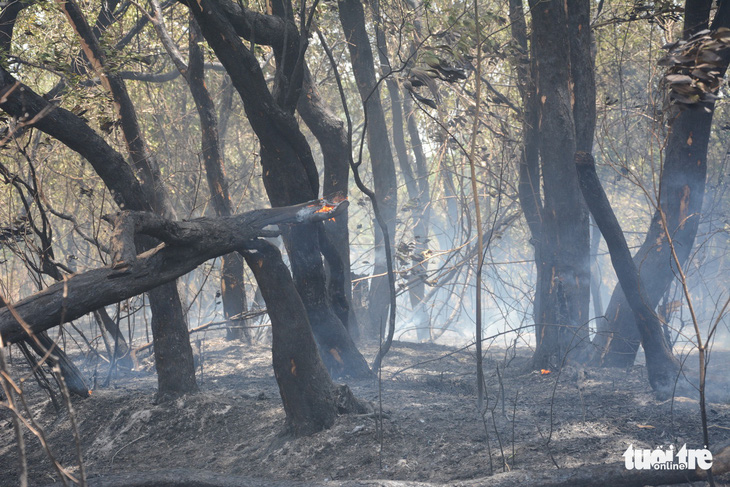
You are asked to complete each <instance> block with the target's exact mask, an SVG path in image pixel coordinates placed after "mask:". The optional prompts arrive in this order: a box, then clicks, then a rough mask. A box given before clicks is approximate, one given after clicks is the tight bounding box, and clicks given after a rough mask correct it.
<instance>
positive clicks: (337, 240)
mask: <svg viewBox="0 0 730 487" xmlns="http://www.w3.org/2000/svg"><path fill="white" fill-rule="evenodd" d="M297 111H298V112H299V115H301V117H302V120H304V123H306V124H307V127H309V130H310V131H311V132H312V134H314V136H315V137H316V138H317V142H318V143H319V146H320V149H321V150H322V159H323V162H324V181H323V183H322V194H325V195H331V194H340V195H343V196H345V197H346V196H347V190H348V188H347V182H348V180H349V175H350V167H349V165H348V163H347V161H348V159H349V157H350V155H349V145H348V143H347V130H346V129H345V123H344V122H343V121H342V120H340V119H339V118H337V117H336V116H335V115H334V114H333V113H332V112H331V111H330V110H329V109H328V108H327V106H326V105H325V103H324V100H322V97H321V96H320V94H319V91H318V90H317V87H316V85H315V84H314V80H313V79H312V75H311V73H310V72H309V70H308V69H306V68H305V73H304V85H303V96H301V97H300V98H299V104H298V105H297ZM348 221H349V219H348V214H347V213H344V214H343V215H342V216H340V217H338V218H336V219H334V220H327V221H326V222H324V228H325V232H326V238H328V239H329V241H330V243H331V246H332V248H333V250H334V251H335V252H336V253H337V257H335V256H332V258H327V257H326V256H325V258H326V262H327V265H328V274H329V277H330V278H329V281H328V282H329V292H330V296H332V304H333V306H334V309H335V313H336V314H337V316H338V317H339V318H340V321H342V323H343V325H345V328H347V331H348V332H349V333H350V336H352V337H353V339H357V336H358V322H357V318H356V317H355V314H354V312H353V308H352V279H351V276H350V237H349V230H348ZM322 243H324V245H322V244H320V246H321V247H322V249H323V250H324V249H325V246H326V245H327V244H326V243H325V242H322ZM337 260H339V262H337ZM337 266H339V267H340V268H341V272H339V273H338V272H335V271H334V269H333V267H337Z"/></svg>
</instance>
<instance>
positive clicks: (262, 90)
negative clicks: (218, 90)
mask: <svg viewBox="0 0 730 487" xmlns="http://www.w3.org/2000/svg"><path fill="white" fill-rule="evenodd" d="M187 5H188V7H189V8H190V11H191V12H192V14H193V15H194V16H195V18H196V20H197V21H198V24H199V25H200V27H201V30H202V32H203V35H204V37H205V38H206V40H207V41H208V43H209V45H210V46H211V47H212V48H213V50H214V51H215V53H216V54H217V56H218V58H219V59H220V61H221V63H223V65H224V66H225V68H226V70H227V71H228V73H229V75H230V76H231V80H232V82H233V85H234V86H235V88H236V90H237V91H238V93H239V95H240V96H241V100H242V101H243V106H244V109H245V111H246V115H247V117H248V120H249V122H250V123H251V126H252V128H253V129H254V131H255V132H256V135H257V136H258V139H259V142H260V143H261V163H262V166H263V174H264V186H265V188H266V192H267V194H268V196H269V200H270V201H271V204H272V206H288V205H291V204H296V203H300V202H303V201H309V200H311V199H313V198H315V197H316V195H317V194H318V192H319V180H318V173H317V168H316V166H315V163H314V159H313V158H312V153H311V150H310V148H309V144H308V142H307V140H306V138H305V137H304V135H303V134H302V132H301V131H300V130H299V126H298V125H297V121H296V119H295V118H294V115H293V111H294V107H295V106H296V103H297V100H298V97H299V95H298V94H299V90H300V89H301V82H302V77H303V73H304V69H303V64H302V63H303V62H300V61H301V55H303V52H304V51H303V48H304V47H305V46H304V45H302V44H300V40H299V39H300V38H299V33H298V32H297V30H296V28H295V27H294V25H293V24H291V23H289V22H287V21H286V20H285V19H282V18H280V17H277V16H257V15H254V14H251V13H250V12H249V11H247V10H244V9H240V8H237V6H235V5H233V4H231V3H230V2H225V1H221V2H213V1H210V0H203V1H202V2H200V3H199V2H193V1H190V2H187ZM219 7H220V8H219ZM229 9H232V10H229ZM224 13H225V16H224ZM229 18H230V19H233V21H234V22H235V23H236V25H237V28H238V29H239V30H240V32H241V33H244V34H248V35H253V33H252V32H251V21H263V20H265V21H267V22H270V24H269V27H270V26H271V25H272V24H273V25H274V26H275V27H274V28H273V29H272V30H273V31H275V33H279V34H282V38H277V37H276V35H275V33H274V32H272V30H265V31H264V32H261V31H259V30H256V40H257V41H258V42H264V40H262V39H261V38H263V39H266V41H268V42H270V43H271V45H273V46H274V49H275V52H276V51H277V50H279V51H280V54H277V56H283V55H284V52H288V53H289V54H287V56H288V57H289V61H287V62H286V63H284V62H282V65H281V66H280V67H277V75H276V80H275V90H274V94H272V93H271V92H270V91H269V89H268V87H267V85H266V81H265V79H264V76H263V73H262V72H261V68H260V66H259V64H258V60H257V59H256V57H255V56H254V54H253V52H251V51H250V50H248V49H247V48H246V47H245V46H244V45H243V43H242V42H241V40H240V39H239V37H238V35H237V32H236V31H235V30H234V27H233V25H232V24H231V22H230V21H229V20H228V19H229ZM285 31H286V34H285V35H284V32H285ZM260 34H261V35H260ZM259 35H260V37H259ZM268 36H270V37H268ZM282 39H286V40H287V43H288V45H286V46H284V45H283V40H282ZM301 42H306V41H305V40H302V41H301ZM292 58H294V59H293V61H294V62H293V63H292V62H291V61H292ZM289 63H291V64H289ZM292 64H293V66H292ZM318 226H319V225H302V226H297V227H294V228H292V229H290V230H288V231H285V232H284V235H283V237H284V241H285V244H286V245H287V250H288V254H289V259H290V262H291V265H292V273H293V275H294V283H295V285H296V287H297V290H298V291H299V294H300V297H301V298H302V301H303V302H304V306H305V308H306V310H307V314H308V316H309V321H310V324H311V326H312V330H313V332H314V335H315V337H316V338H317V342H318V344H319V346H320V353H321V355H322V359H323V362H324V363H325V365H327V368H328V369H329V370H330V373H331V374H333V375H335V376H341V375H352V376H369V375H370V369H369V367H368V366H367V362H365V359H364V358H363V357H362V355H361V354H360V352H359V351H358V350H357V347H356V346H355V344H354V342H353V341H352V338H351V337H350V336H349V334H348V333H347V330H346V329H345V327H344V325H343V324H342V322H341V321H340V319H339V318H338V317H337V315H336V314H335V313H334V311H333V310H332V305H331V302H330V300H329V296H328V294H327V288H326V276H325V270H324V265H323V263H322V257H321V250H320V246H319V228H318Z"/></svg>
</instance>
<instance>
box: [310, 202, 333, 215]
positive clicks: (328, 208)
mask: <svg viewBox="0 0 730 487" xmlns="http://www.w3.org/2000/svg"><path fill="white" fill-rule="evenodd" d="M335 208H337V207H336V206H335V205H330V204H328V203H325V204H324V206H322V208H320V209H319V210H317V211H315V213H327V212H329V211H332V210H334V209H335Z"/></svg>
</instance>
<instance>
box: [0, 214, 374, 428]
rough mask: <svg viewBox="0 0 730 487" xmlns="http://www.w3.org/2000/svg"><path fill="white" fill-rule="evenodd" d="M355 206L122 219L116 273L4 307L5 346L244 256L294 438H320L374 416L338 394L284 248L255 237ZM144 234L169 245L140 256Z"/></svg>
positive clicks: (91, 276) (115, 218) (94, 275)
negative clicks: (347, 416) (209, 264)
mask: <svg viewBox="0 0 730 487" xmlns="http://www.w3.org/2000/svg"><path fill="white" fill-rule="evenodd" d="M346 207H347V202H346V201H341V202H339V203H338V202H331V201H324V200H320V201H316V202H309V203H305V204H302V205H298V206H294V207H285V208H272V209H267V210H256V211H252V212H248V213H244V214H241V215H235V216H230V217H220V218H198V219H196V220H192V221H186V222H175V221H172V220H168V219H165V218H163V217H160V216H158V215H155V214H153V213H148V212H129V211H125V212H120V213H117V214H116V215H112V216H110V217H108V218H107V219H108V220H109V221H111V222H113V224H114V232H113V234H112V246H111V247H112V251H113V264H112V266H110V267H105V268H101V269H94V270H91V271H87V272H84V273H81V274H76V275H74V276H71V277H69V278H68V279H67V280H66V281H65V282H63V283H58V284H55V285H53V286H50V287H48V288H47V289H45V290H43V291H41V292H40V293H38V294H35V295H32V296H29V297H27V298H25V299H23V300H21V301H19V302H16V303H12V304H10V305H9V306H8V307H6V308H2V309H0V336H1V337H2V340H3V342H5V343H13V342H17V341H18V340H23V339H26V338H27V337H28V336H29V334H34V333H39V332H41V331H44V330H47V329H49V328H52V327H54V326H58V325H59V324H60V323H62V322H68V321H71V320H74V319H77V318H79V317H81V316H83V315H85V314H87V313H89V312H91V311H93V310H95V309H98V308H100V307H102V306H105V305H107V304H111V303H115V302H118V301H120V300H123V299H126V298H129V297H132V296H135V295H137V294H139V293H142V292H145V291H148V290H150V289H153V288H155V287H159V286H160V285H162V284H164V283H166V282H171V281H173V280H174V279H176V278H177V277H179V276H182V275H183V274H186V273H188V272H190V271H192V270H194V269H195V268H196V267H198V266H199V265H200V264H202V263H203V262H205V261H207V260H209V259H212V258H215V257H219V256H221V255H225V254H227V253H230V252H242V253H243V255H244V256H245V257H246V260H247V262H248V263H249V265H250V266H251V269H252V271H253V272H254V275H255V276H256V279H257V281H258V283H259V286H260V288H261V290H262V293H263V295H264V299H265V300H266V303H267V308H268V312H269V315H270V317H271V322H272V327H273V344H272V355H273V364H274V372H275V375H276V379H277V383H278V384H279V390H280V392H281V398H282V402H283V404H284V410H285V412H286V417H287V422H286V424H287V431H288V432H289V433H291V434H293V435H295V436H302V435H307V434H311V433H314V432H316V431H320V430H322V429H325V428H328V427H330V426H331V425H332V424H333V423H334V420H335V418H336V415H337V414H338V413H345V412H350V411H353V412H365V411H366V410H367V409H368V406H367V405H366V404H365V403H362V402H360V401H359V400H357V399H355V398H354V397H353V396H352V394H351V393H350V392H349V389H347V388H346V387H345V388H342V387H340V388H336V387H335V386H334V384H333V383H332V380H331V378H330V376H329V375H328V374H327V370H326V369H325V367H324V365H323V364H322V361H321V359H320V357H319V354H318V352H317V347H316V345H315V342H314V337H313V335H312V331H311V327H310V325H309V322H308V320H307V314H306V312H305V310H304V305H303V304H302V301H301V299H300V298H299V294H298V293H297V291H296V289H295V288H294V284H293V282H292V279H291V276H290V274H289V270H288V269H287V268H286V266H285V265H284V263H283V262H282V260H281V256H280V254H279V253H278V250H276V249H275V248H274V247H273V246H272V245H270V244H268V243H267V242H265V241H258V240H256V238H257V237H259V236H272V235H273V233H272V231H271V230H266V229H265V228H264V227H268V226H270V225H279V226H280V228H281V227H282V226H284V225H287V224H296V225H306V224H311V223H315V222H319V221H322V220H325V219H328V218H331V217H333V216H336V215H337V214H339V213H341V212H342V211H343V210H344V209H345V208H346ZM296 225H295V226H296ZM138 235H148V236H151V237H154V238H156V239H158V240H161V241H162V242H164V244H163V245H159V246H157V247H155V248H154V249H151V250H148V251H146V252H143V253H141V254H137V249H136V246H135V238H136V237H137V236H138Z"/></svg>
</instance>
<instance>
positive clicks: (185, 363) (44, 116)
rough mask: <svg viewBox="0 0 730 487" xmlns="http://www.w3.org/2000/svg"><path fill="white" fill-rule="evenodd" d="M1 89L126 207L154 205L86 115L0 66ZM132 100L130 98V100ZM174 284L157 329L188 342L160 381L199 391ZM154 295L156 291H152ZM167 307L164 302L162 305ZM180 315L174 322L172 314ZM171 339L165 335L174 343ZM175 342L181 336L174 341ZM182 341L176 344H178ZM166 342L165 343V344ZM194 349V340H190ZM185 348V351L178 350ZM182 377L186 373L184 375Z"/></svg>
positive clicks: (23, 117)
mask: <svg viewBox="0 0 730 487" xmlns="http://www.w3.org/2000/svg"><path fill="white" fill-rule="evenodd" d="M64 5H65V7H66V8H67V10H69V11H70V12H72V14H73V15H74V22H75V25H78V26H79V28H80V29H81V30H82V31H83V32H84V36H85V38H89V39H91V41H90V42H91V44H86V45H87V46H90V45H94V46H96V47H98V44H97V42H96V40H95V38H94V37H93V36H90V34H89V28H88V25H86V24H85V21H84V20H83V17H82V16H80V13H79V12H78V11H77V8H75V5H74V4H64ZM0 78H1V80H0V90H2V92H3V93H4V94H5V96H4V97H3V100H2V103H0V108H2V109H3V110H4V111H6V112H7V113H9V114H10V115H11V116H14V117H16V118H17V119H18V120H19V121H21V122H22V123H26V124H28V125H30V126H35V127H38V128H39V129H40V130H42V131H43V132H45V133H47V134H48V135H50V136H51V137H54V138H56V139H58V140H59V141H60V142H62V143H63V144H65V145H66V146H67V147H69V148H70V149H72V150H74V151H76V152H78V153H79V154H80V155H81V156H83V157H84V158H85V159H86V160H88V161H89V163H90V164H91V165H92V167H93V168H94V170H95V171H96V173H97V174H98V175H99V176H100V177H101V178H102V180H103V181H104V183H105V184H106V186H107V188H109V190H110V192H111V194H112V196H113V197H114V200H115V201H116V202H117V204H118V205H119V206H120V207H121V208H124V209H130V210H143V211H148V210H151V209H152V208H153V205H152V203H151V200H150V198H149V197H148V195H149V192H148V191H146V190H145V189H143V187H142V185H141V184H140V182H139V180H138V179H137V178H136V176H135V173H134V170H133V169H132V167H130V166H129V165H128V164H127V162H126V161H125V159H124V157H123V156H122V155H121V154H119V153H118V152H116V151H115V150H114V149H113V148H111V147H110V146H109V145H108V144H107V143H106V142H105V141H104V140H103V139H102V138H101V137H100V136H99V135H98V134H97V133H96V132H94V131H93V130H92V129H91V128H90V127H89V126H88V125H87V124H86V123H85V122H84V121H83V120H82V119H80V118H79V117H77V116H76V115H74V114H73V113H71V112H70V111H68V110H65V109H63V108H60V107H56V106H54V105H51V104H50V103H49V102H48V101H46V100H45V99H43V98H42V97H40V96H39V95H37V94H36V93H34V92H33V90H31V89H30V88H28V87H27V86H24V85H22V84H21V83H19V82H18V81H17V80H15V79H14V78H13V77H12V75H10V73H9V72H8V71H7V70H5V69H4V68H3V67H2V66H0ZM130 103H131V102H130ZM167 286H168V287H169V286H171V288H170V289H167V290H163V291H161V292H160V293H159V295H157V294H156V296H157V297H159V298H160V299H161V300H163V301H164V302H165V303H171V302H172V304H173V306H175V309H173V310H172V311H171V314H170V313H168V315H167V316H166V317H165V321H162V320H158V319H153V325H154V326H155V328H157V327H158V326H175V325H174V323H178V324H182V326H181V327H180V328H181V330H180V331H182V332H183V333H178V334H175V335H173V336H174V337H175V338H181V337H182V335H185V338H184V343H183V344H182V345H181V346H175V347H174V348H175V349H176V351H175V352H174V353H172V354H167V356H168V357H170V356H172V357H174V363H172V364H169V366H167V365H164V366H162V367H160V368H159V369H158V372H160V371H162V373H163V375H162V376H158V378H159V380H160V392H161V393H162V394H165V393H166V391H168V390H169V391H171V392H174V391H179V390H181V388H188V390H195V388H196V386H195V381H194V368H193V362H192V349H190V350H189V353H187V351H188V350H187V349H186V347H185V345H184V344H185V343H188V342H187V329H186V328H187V327H186V326H185V322H184V316H183V313H182V307H181V306H180V304H179V298H178V299H177V301H176V302H177V304H176V305H175V300H172V301H171V300H170V297H171V296H176V295H177V288H175V286H174V284H172V285H170V284H168V285H167ZM150 297H151V299H152V296H150ZM161 307H162V306H161ZM171 317H172V318H173V319H175V320H177V321H176V322H169V319H170V318H171ZM169 341H170V340H169V339H168V340H165V342H169ZM175 341H176V342H177V341H179V340H175ZM174 345H177V343H174ZM162 346H164V345H162ZM187 348H188V349H189V343H188V345H187ZM180 351H183V352H185V353H183V355H179V356H176V355H175V354H176V353H178V352H180ZM165 372H171V373H172V374H173V377H166V376H164V373H165ZM181 376H184V378H182V380H181Z"/></svg>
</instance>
